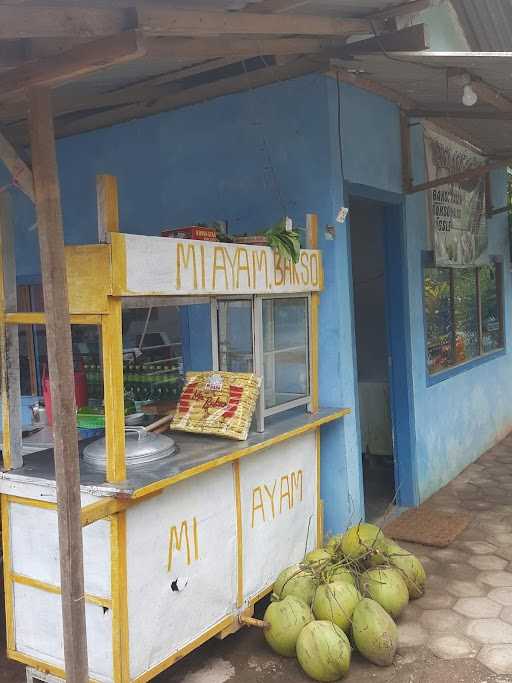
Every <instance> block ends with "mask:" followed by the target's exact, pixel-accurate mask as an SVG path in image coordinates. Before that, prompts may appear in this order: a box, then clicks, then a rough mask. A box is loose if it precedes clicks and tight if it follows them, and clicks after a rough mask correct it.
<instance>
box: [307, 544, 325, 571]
mask: <svg viewBox="0 0 512 683" xmlns="http://www.w3.org/2000/svg"><path fill="white" fill-rule="evenodd" d="M304 559H305V561H306V562H307V563H308V564H311V565H313V566H316V567H321V566H323V565H327V564H328V563H329V562H332V557H331V555H330V553H328V552H327V550H325V548H318V550H312V551H311V552H310V553H308V554H307V555H306V557H305V558H304Z"/></svg>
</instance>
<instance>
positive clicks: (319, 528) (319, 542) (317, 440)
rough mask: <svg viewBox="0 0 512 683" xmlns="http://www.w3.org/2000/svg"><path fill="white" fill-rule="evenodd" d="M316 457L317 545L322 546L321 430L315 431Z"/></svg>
mask: <svg viewBox="0 0 512 683" xmlns="http://www.w3.org/2000/svg"><path fill="white" fill-rule="evenodd" d="M315 457H316V547H317V548H321V547H322V545H323V542H324V538H323V536H324V534H323V528H322V527H323V522H322V499H321V497H320V430H319V429H317V430H316V432H315Z"/></svg>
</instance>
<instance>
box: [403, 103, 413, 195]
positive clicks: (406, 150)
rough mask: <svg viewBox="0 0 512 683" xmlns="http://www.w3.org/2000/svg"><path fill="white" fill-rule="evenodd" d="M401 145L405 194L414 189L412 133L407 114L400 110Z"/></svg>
mask: <svg viewBox="0 0 512 683" xmlns="http://www.w3.org/2000/svg"><path fill="white" fill-rule="evenodd" d="M400 144H401V152H402V189H403V191H404V192H405V193H407V192H409V191H410V189H411V187H412V181H413V176H412V159H411V133H410V130H409V118H408V116H407V113H406V112H405V111H404V110H403V109H400Z"/></svg>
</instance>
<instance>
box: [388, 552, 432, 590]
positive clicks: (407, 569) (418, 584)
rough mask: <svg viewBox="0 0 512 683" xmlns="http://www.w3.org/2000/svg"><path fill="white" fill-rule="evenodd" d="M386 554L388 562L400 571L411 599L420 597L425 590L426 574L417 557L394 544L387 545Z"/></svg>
mask: <svg viewBox="0 0 512 683" xmlns="http://www.w3.org/2000/svg"><path fill="white" fill-rule="evenodd" d="M386 554H387V556H388V559H389V562H390V564H392V565H393V567H395V568H396V569H397V570H398V571H399V572H400V575H401V577H402V579H403V580H404V581H405V585H406V586H407V590H408V591H409V597H410V598H411V600H415V599H416V598H421V596H422V595H423V593H424V592H425V583H426V581H427V575H426V573H425V570H424V568H423V565H422V564H421V562H420V561H419V560H418V558H417V557H416V556H415V555H412V554H411V553H409V552H407V550H404V549H403V548H401V547H400V546H399V545H396V544H390V545H388V547H387V548H386Z"/></svg>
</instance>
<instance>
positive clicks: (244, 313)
mask: <svg viewBox="0 0 512 683" xmlns="http://www.w3.org/2000/svg"><path fill="white" fill-rule="evenodd" d="M217 310H218V313H217V315H218V326H219V369H220V370H223V371H227V372H252V371H253V367H254V366H253V332H252V301H249V300H229V301H226V300H224V301H219V302H218V309H217Z"/></svg>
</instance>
